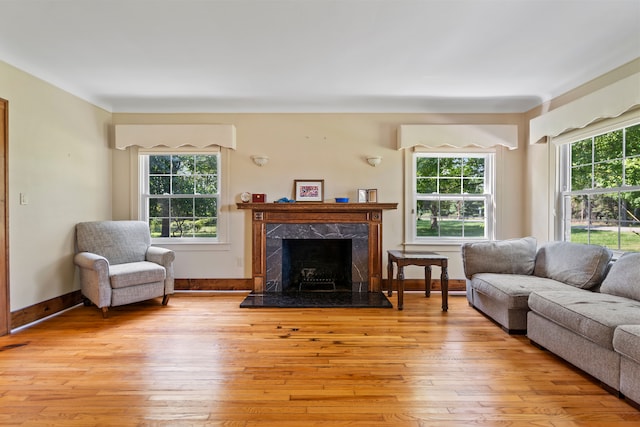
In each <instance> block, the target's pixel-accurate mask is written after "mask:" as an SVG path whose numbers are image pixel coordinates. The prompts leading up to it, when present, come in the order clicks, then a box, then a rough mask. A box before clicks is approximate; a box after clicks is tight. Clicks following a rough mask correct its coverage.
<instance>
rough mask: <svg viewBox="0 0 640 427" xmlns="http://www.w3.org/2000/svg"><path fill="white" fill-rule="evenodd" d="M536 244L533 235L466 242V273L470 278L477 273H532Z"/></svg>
mask: <svg viewBox="0 0 640 427" xmlns="http://www.w3.org/2000/svg"><path fill="white" fill-rule="evenodd" d="M536 246H537V242H536V239H535V238H533V237H523V238H520V239H509V240H496V241H482V242H472V243H464V244H463V245H462V263H463V267H464V274H465V276H466V277H467V278H468V279H471V276H473V275H474V274H476V273H503V274H524V275H530V274H532V273H533V268H534V264H535V259H536Z"/></svg>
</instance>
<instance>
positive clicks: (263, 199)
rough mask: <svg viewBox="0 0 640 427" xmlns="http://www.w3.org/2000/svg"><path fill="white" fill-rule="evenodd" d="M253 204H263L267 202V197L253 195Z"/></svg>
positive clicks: (259, 194) (261, 194) (262, 194)
mask: <svg viewBox="0 0 640 427" xmlns="http://www.w3.org/2000/svg"><path fill="white" fill-rule="evenodd" d="M251 199H252V201H253V203H264V202H266V201H267V196H266V195H265V194H264V193H255V194H252V195H251Z"/></svg>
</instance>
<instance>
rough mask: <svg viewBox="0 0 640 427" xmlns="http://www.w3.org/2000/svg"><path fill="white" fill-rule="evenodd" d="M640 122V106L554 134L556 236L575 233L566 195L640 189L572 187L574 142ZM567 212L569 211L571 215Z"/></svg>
mask: <svg viewBox="0 0 640 427" xmlns="http://www.w3.org/2000/svg"><path fill="white" fill-rule="evenodd" d="M638 123H640V110H636V111H632V112H629V113H626V114H623V115H621V116H619V117H616V118H615V119H607V120H603V121H600V122H597V123H594V124H592V125H590V126H587V127H585V128H582V129H578V130H576V131H574V132H569V133H566V134H563V135H562V136H559V137H557V138H554V139H553V140H552V142H554V143H555V144H556V150H555V154H556V158H557V162H556V171H557V177H558V179H557V185H556V206H557V208H556V209H555V211H556V212H557V213H558V215H556V221H555V224H554V226H555V230H556V232H555V233H554V235H555V238H556V240H561V241H569V240H568V237H569V236H570V235H571V231H570V229H571V225H570V224H571V206H570V205H569V206H567V204H566V203H565V196H568V195H572V194H608V193H616V192H617V191H618V190H619V189H621V188H622V189H624V190H625V191H636V190H637V189H640V187H636V186H624V187H612V188H593V189H586V190H577V191H569V184H570V179H571V174H570V173H569V171H570V169H571V164H570V163H569V160H570V158H571V156H570V150H571V144H572V143H573V142H578V141H581V140H583V139H587V138H592V137H594V136H598V135H603V134H605V133H609V132H613V131H616V130H618V129H623V128H626V127H631V126H634V125H636V124H638ZM567 212H569V214H568V216H567ZM612 252H613V253H614V258H617V257H619V256H620V255H621V254H622V253H624V250H621V249H612Z"/></svg>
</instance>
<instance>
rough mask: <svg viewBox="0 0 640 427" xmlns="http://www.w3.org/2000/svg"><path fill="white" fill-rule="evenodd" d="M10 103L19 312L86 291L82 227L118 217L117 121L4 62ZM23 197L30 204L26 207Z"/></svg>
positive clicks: (0, 79)
mask: <svg viewBox="0 0 640 427" xmlns="http://www.w3.org/2000/svg"><path fill="white" fill-rule="evenodd" d="M0 97H2V98H5V99H7V100H8V101H9V129H8V130H9V202H8V203H9V256H10V297H11V310H12V311H15V310H17V309H20V308H24V307H27V306H30V305H32V304H35V303H38V302H41V301H45V300H47V299H50V298H54V297H56V296H60V295H64V294H67V293H69V292H71V291H73V290H76V289H79V284H78V282H77V278H76V275H75V268H74V266H73V230H74V225H75V223H77V222H79V221H86V220H93V219H107V218H110V216H111V150H109V148H108V145H107V141H108V138H107V133H108V129H109V126H108V125H109V123H110V120H111V114H110V113H108V112H106V111H104V110H101V109H99V108H96V107H95V106H93V105H91V104H89V103H88V102H86V101H82V100H80V99H79V98H77V97H75V96H72V95H70V94H68V93H66V92H64V91H62V90H60V89H57V88H55V87H53V86H51V85H49V84H47V83H45V82H43V81H41V80H38V79H36V78H34V77H32V76H30V75H29V74H26V73H24V72H22V71H19V70H17V69H15V68H13V67H11V66H9V65H7V64H5V63H3V62H0ZM20 193H24V194H25V195H26V197H27V200H28V204H26V205H20V203H19V200H20Z"/></svg>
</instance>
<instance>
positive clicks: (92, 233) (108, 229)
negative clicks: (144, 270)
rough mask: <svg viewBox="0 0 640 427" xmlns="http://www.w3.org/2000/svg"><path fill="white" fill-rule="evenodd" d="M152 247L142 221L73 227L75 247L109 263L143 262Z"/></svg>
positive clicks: (82, 224) (103, 222) (84, 224)
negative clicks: (100, 257)
mask: <svg viewBox="0 0 640 427" xmlns="http://www.w3.org/2000/svg"><path fill="white" fill-rule="evenodd" d="M150 245H151V235H150V233H149V226H148V225H147V223H146V222H144V221H92V222H81V223H79V224H76V247H77V250H78V251H79V252H91V253H94V254H98V255H101V256H103V257H105V258H106V259H107V260H108V261H109V264H123V263H127V262H140V261H144V260H145V257H146V254H147V248H148V247H149V246H150Z"/></svg>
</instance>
